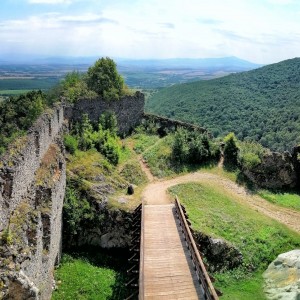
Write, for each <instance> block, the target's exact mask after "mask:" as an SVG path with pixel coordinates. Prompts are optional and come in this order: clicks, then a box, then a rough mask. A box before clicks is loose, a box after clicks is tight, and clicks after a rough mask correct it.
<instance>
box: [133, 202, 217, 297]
mask: <svg viewBox="0 0 300 300" xmlns="http://www.w3.org/2000/svg"><path fill="white" fill-rule="evenodd" d="M136 212H137V214H138V213H139V212H140V218H138V220H137V222H140V223H139V224H140V227H139V228H140V229H139V230H140V237H139V238H136V244H135V245H136V246H133V248H132V250H133V251H135V254H134V255H133V256H132V258H131V261H132V262H133V261H136V267H135V266H134V265H133V267H132V268H131V269H130V270H129V271H128V272H129V273H133V274H134V273H135V276H136V275H137V274H138V275H139V276H138V277H137V276H136V277H135V278H136V279H135V280H136V282H134V277H133V279H132V280H131V281H130V282H129V283H130V284H131V285H135V286H136V287H137V288H138V298H139V300H143V299H168V300H172V299H189V300H193V299H211V300H216V299H219V298H218V294H217V292H216V290H215V289H214V287H213V285H212V283H211V278H210V277H209V275H208V273H207V271H206V269H205V265H204V263H203V261H202V258H201V256H200V254H199V251H198V248H197V245H196V243H195V241H194V239H193V235H192V232H191V229H190V227H189V225H190V224H189V221H188V220H187V218H186V213H185V209H184V207H182V206H181V205H180V203H179V201H178V199H177V198H176V199H175V204H164V205H141V206H140V207H139V208H138V209H137V210H136Z"/></svg>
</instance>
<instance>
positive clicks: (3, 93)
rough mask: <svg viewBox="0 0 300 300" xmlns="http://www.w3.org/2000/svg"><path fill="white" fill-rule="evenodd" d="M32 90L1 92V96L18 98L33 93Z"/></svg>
mask: <svg viewBox="0 0 300 300" xmlns="http://www.w3.org/2000/svg"><path fill="white" fill-rule="evenodd" d="M31 91H32V90H0V95H3V96H16V95H17V96H18V95H21V94H25V93H28V92H31Z"/></svg>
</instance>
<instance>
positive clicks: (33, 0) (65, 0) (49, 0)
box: [28, 0, 72, 4]
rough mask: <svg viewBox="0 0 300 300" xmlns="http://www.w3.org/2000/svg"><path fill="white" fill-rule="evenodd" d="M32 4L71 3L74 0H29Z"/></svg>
mask: <svg viewBox="0 0 300 300" xmlns="http://www.w3.org/2000/svg"><path fill="white" fill-rule="evenodd" d="M28 2H29V3H30V4H71V3H72V0H28Z"/></svg>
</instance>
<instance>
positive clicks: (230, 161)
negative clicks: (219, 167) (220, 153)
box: [224, 132, 239, 168]
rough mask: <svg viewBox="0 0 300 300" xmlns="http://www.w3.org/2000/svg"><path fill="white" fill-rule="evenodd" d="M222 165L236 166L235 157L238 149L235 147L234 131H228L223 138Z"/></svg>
mask: <svg viewBox="0 0 300 300" xmlns="http://www.w3.org/2000/svg"><path fill="white" fill-rule="evenodd" d="M224 142H225V146H224V166H225V167H230V168H231V167H236V166H237V162H238V160H237V157H238V152H239V149H238V147H237V138H236V137H235V135H234V133H233V132H231V133H229V134H228V135H227V136H226V137H225V138H224Z"/></svg>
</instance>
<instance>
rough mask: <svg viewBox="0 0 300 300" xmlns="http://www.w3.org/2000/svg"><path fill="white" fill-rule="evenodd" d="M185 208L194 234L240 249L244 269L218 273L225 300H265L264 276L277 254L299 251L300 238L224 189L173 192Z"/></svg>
mask: <svg viewBox="0 0 300 300" xmlns="http://www.w3.org/2000/svg"><path fill="white" fill-rule="evenodd" d="M170 191H171V193H172V194H177V195H178V196H179V199H180V200H181V202H182V203H183V205H185V207H186V209H187V212H188V215H189V217H190V220H191V222H192V226H193V228H194V229H195V230H197V231H201V232H204V233H206V234H208V235H210V236H213V237H219V238H222V239H225V240H227V241H228V242H230V243H231V244H233V245H234V246H235V247H237V248H238V249H239V250H240V251H241V253H242V255H243V257H244V263H243V266H241V267H239V268H238V269H235V270H232V271H225V272H223V273H215V274H214V276H215V277H216V279H217V282H216V287H217V288H219V289H220V290H221V291H222V292H223V293H224V296H223V297H222V299H243V300H244V299H249V300H250V299H256V300H260V299H265V296H264V294H263V287H262V285H263V279H262V273H263V271H264V270H265V269H266V268H267V266H268V264H269V263H271V262H272V261H273V260H274V259H275V258H276V256H277V255H278V254H280V253H283V252H287V251H290V250H292V249H296V248H299V247H300V235H299V234H297V233H295V232H293V231H291V230H289V229H288V228H287V227H286V226H284V225H282V224H280V223H278V222H277V221H275V220H273V219H271V218H268V217H267V216H265V215H263V214H261V213H259V212H257V211H255V210H252V209H250V208H249V207H248V206H247V204H243V202H242V201H240V200H241V199H240V198H239V196H238V195H236V196H234V197H233V196H232V195H231V194H229V193H228V192H227V191H226V190H225V189H224V188H223V187H221V186H217V185H212V184H209V183H208V184H205V185H203V184H196V183H190V184H183V185H178V186H176V187H173V188H171V189H170Z"/></svg>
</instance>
